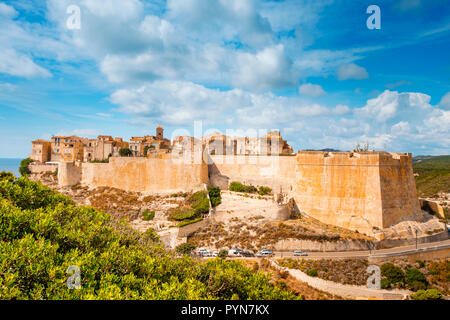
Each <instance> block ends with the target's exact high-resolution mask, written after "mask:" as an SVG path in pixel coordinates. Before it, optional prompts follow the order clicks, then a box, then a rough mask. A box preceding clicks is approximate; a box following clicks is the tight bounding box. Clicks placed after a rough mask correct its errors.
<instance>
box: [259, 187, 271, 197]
mask: <svg viewBox="0 0 450 320" xmlns="http://www.w3.org/2000/svg"><path fill="white" fill-rule="evenodd" d="M271 192H272V189H270V188H269V187H263V186H262V187H259V189H258V194H259V195H260V196H265V195H267V194H270V193H271Z"/></svg>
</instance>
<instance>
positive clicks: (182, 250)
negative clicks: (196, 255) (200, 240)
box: [175, 242, 195, 255]
mask: <svg viewBox="0 0 450 320" xmlns="http://www.w3.org/2000/svg"><path fill="white" fill-rule="evenodd" d="M194 250H195V245H193V244H192V243H189V242H186V243H182V244H180V245H179V246H177V247H176V248H175V251H176V252H177V253H178V254H181V255H183V254H187V255H189V254H191V253H192V251H194Z"/></svg>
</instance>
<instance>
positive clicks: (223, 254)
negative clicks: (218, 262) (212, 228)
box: [217, 249, 228, 259]
mask: <svg viewBox="0 0 450 320" xmlns="http://www.w3.org/2000/svg"><path fill="white" fill-rule="evenodd" d="M217 256H218V257H219V258H222V259H225V258H226V257H228V250H225V249H222V250H220V251H219V254H218V255H217Z"/></svg>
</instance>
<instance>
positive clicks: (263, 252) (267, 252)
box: [256, 249, 273, 257]
mask: <svg viewBox="0 0 450 320" xmlns="http://www.w3.org/2000/svg"><path fill="white" fill-rule="evenodd" d="M272 255H273V252H272V251H271V250H267V249H262V250H261V251H260V252H258V253H257V254H256V256H257V257H270V256H272Z"/></svg>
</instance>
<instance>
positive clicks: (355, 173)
mask: <svg viewBox="0 0 450 320" xmlns="http://www.w3.org/2000/svg"><path fill="white" fill-rule="evenodd" d="M124 150H129V151H127V152H126V156H125V155H124ZM30 158H31V159H32V160H34V161H35V163H34V164H33V170H34V171H51V170H55V168H57V169H58V184H59V185H60V186H62V187H64V186H73V185H82V186H89V187H113V188H118V189H122V190H125V191H133V192H147V193H155V194H156V193H158V194H164V193H166V194H170V193H174V192H189V191H196V190H202V188H204V187H205V186H216V187H219V188H220V189H221V190H227V189H228V188H229V184H230V183H231V182H233V181H236V182H241V183H243V184H246V185H253V186H267V187H270V188H271V189H272V190H273V193H274V195H275V196H276V198H277V201H279V202H281V203H282V204H284V205H285V206H287V207H289V210H290V211H291V213H292V212H301V213H302V214H305V215H307V216H310V217H313V218H315V219H317V220H319V221H321V222H323V223H327V224H330V225H334V226H338V227H342V228H346V229H349V230H353V231H357V232H360V233H363V234H367V235H374V234H375V233H376V231H377V230H382V229H384V228H389V227H391V226H393V225H395V224H397V223H399V222H401V221H404V220H408V219H412V220H414V219H415V218H414V217H415V216H417V215H419V214H420V213H421V205H420V203H419V199H418V197H417V194H416V187H415V181H414V176H413V170H412V155H411V154H410V153H391V152H384V151H352V152H326V151H298V152H297V153H294V151H293V150H292V147H291V146H289V144H288V143H287V142H286V141H285V140H283V139H282V137H281V135H280V133H279V132H278V131H273V132H269V134H268V135H267V136H263V137H259V138H248V137H238V138H231V137H228V136H225V135H222V134H219V133H214V134H212V135H209V136H205V137H202V138H201V139H196V138H193V137H187V136H186V137H176V138H175V139H173V141H170V140H169V139H167V138H165V137H164V130H163V128H162V127H161V126H159V127H158V128H157V129H156V135H155V136H145V137H132V138H131V139H130V141H129V142H126V141H123V140H122V139H121V138H113V137H111V136H99V137H98V138H97V139H85V138H80V137H76V136H69V137H60V136H55V137H52V139H51V141H44V140H35V141H33V142H32V152H31V155H30Z"/></svg>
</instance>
